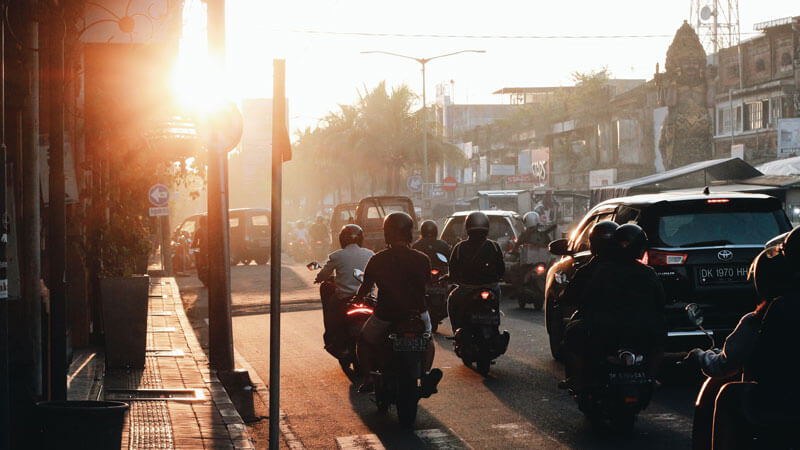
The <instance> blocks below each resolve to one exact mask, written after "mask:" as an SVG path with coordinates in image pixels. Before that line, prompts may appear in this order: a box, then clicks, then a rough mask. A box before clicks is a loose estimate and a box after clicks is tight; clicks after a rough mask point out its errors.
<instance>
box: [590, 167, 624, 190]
mask: <svg viewBox="0 0 800 450" xmlns="http://www.w3.org/2000/svg"><path fill="white" fill-rule="evenodd" d="M616 182H617V169H599V170H592V171H590V172H589V187H590V188H593V187H600V186H608V185H610V184H614V183H616Z"/></svg>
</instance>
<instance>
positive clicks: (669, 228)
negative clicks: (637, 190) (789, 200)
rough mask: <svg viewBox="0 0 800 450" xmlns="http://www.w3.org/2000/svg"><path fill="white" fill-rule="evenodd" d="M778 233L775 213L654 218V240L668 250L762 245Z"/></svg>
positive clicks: (741, 212)
mask: <svg viewBox="0 0 800 450" xmlns="http://www.w3.org/2000/svg"><path fill="white" fill-rule="evenodd" d="M782 231H783V230H782V227H781V224H780V222H779V218H778V217H777V216H776V212H775V211H730V212H707V213H691V214H674V215H664V216H661V217H660V218H659V219H658V237H659V239H660V240H661V242H663V243H664V244H666V245H667V246H670V247H693V246H697V247H699V246H704V245H709V246H712V245H764V243H765V242H767V241H768V240H770V239H771V238H772V237H773V236H775V235H777V234H780V233H781V232H782Z"/></svg>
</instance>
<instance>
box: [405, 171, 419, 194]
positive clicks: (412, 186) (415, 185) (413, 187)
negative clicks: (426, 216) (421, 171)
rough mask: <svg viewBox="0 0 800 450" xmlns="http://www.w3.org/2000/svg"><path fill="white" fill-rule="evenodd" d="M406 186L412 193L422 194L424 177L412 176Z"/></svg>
mask: <svg viewBox="0 0 800 450" xmlns="http://www.w3.org/2000/svg"><path fill="white" fill-rule="evenodd" d="M406 186H408V190H409V191H411V192H422V177H421V176H419V175H411V176H410V177H408V180H407V181H406Z"/></svg>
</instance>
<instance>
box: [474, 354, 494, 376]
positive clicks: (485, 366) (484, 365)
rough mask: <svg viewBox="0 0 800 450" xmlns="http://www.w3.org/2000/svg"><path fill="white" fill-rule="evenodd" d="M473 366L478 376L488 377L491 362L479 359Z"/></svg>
mask: <svg viewBox="0 0 800 450" xmlns="http://www.w3.org/2000/svg"><path fill="white" fill-rule="evenodd" d="M475 364H476V369H477V371H478V373H479V374H481V375H483V376H486V375H489V368H490V367H491V366H492V361H491V360H490V359H487V358H483V359H479V360H478V361H476V363H475Z"/></svg>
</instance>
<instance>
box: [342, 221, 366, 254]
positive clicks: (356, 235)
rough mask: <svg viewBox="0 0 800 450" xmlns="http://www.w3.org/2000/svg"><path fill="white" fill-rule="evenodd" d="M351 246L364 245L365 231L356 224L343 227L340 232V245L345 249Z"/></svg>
mask: <svg viewBox="0 0 800 450" xmlns="http://www.w3.org/2000/svg"><path fill="white" fill-rule="evenodd" d="M350 244H358V246H359V247H360V246H362V245H363V244H364V230H362V229H361V227H360V226H358V225H356V224H354V223H350V224H347V225H345V226H343V227H342V230H341V231H339V245H341V246H342V248H345V247H347V246H348V245H350Z"/></svg>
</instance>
